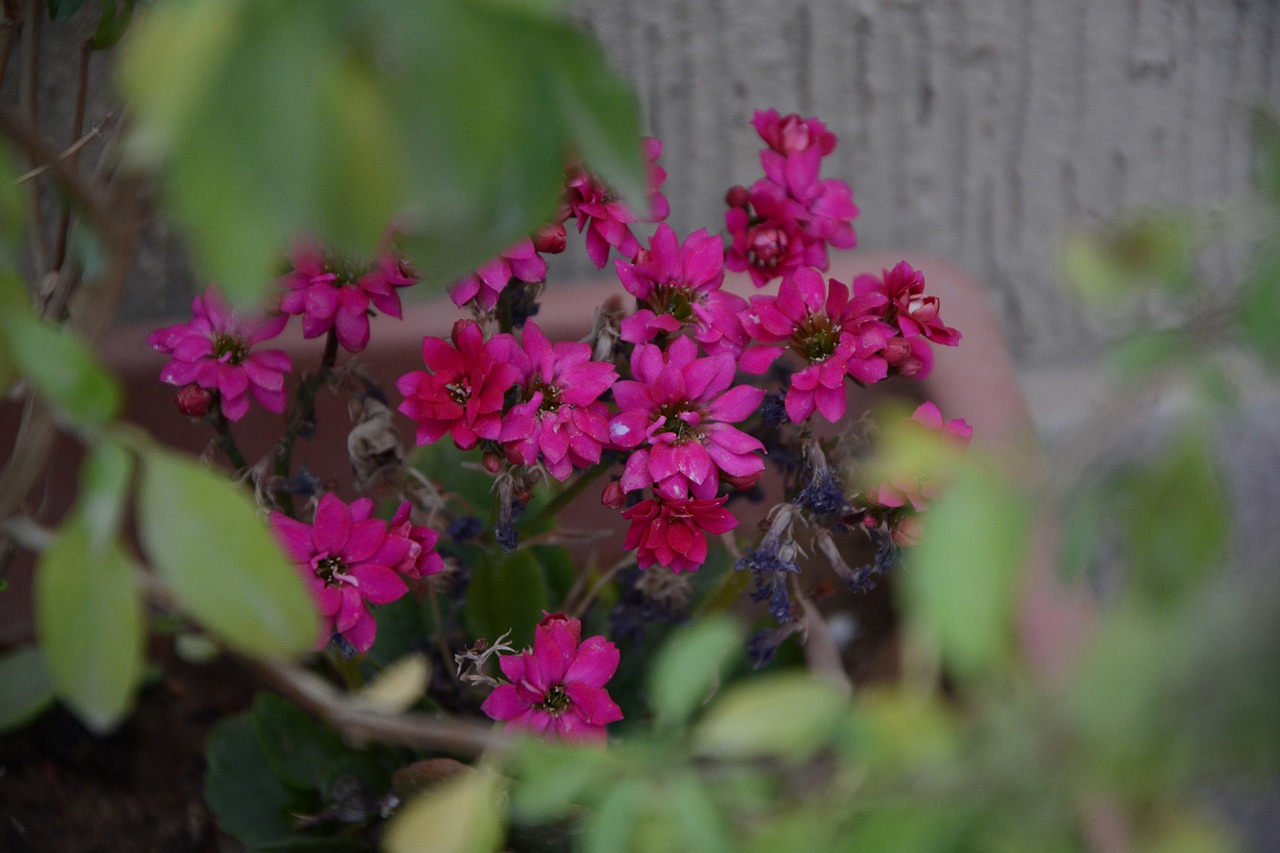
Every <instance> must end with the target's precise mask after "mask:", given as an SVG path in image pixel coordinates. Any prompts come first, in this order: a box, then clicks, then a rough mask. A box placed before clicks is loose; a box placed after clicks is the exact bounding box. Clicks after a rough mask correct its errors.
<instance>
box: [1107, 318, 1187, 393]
mask: <svg viewBox="0 0 1280 853" xmlns="http://www.w3.org/2000/svg"><path fill="white" fill-rule="evenodd" d="M1201 356H1202V354H1201V353H1199V352H1198V351H1197V350H1196V347H1195V343H1194V341H1191V340H1188V339H1187V337H1186V336H1185V335H1183V334H1182V333H1181V332H1178V331H1163V330H1161V331H1142V332H1137V333H1135V334H1133V335H1130V336H1129V337H1127V338H1125V339H1124V340H1122V341H1119V342H1118V343H1117V344H1116V345H1115V346H1114V347H1112V348H1111V350H1110V351H1109V352H1108V353H1107V362H1108V363H1109V364H1110V365H1111V368H1112V370H1114V371H1115V372H1116V373H1117V374H1118V375H1119V377H1120V378H1121V379H1122V380H1124V381H1126V382H1140V381H1142V380H1144V379H1147V378H1149V377H1151V376H1152V375H1153V374H1158V373H1161V372H1164V371H1167V370H1169V369H1171V368H1174V367H1180V366H1183V365H1185V364H1187V363H1188V361H1190V360H1191V359H1193V358H1199V357H1201Z"/></svg>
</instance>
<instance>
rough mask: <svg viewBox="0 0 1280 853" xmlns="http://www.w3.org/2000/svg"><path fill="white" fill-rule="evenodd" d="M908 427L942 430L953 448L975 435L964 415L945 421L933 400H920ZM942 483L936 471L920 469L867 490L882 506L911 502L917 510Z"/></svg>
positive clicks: (869, 499)
mask: <svg viewBox="0 0 1280 853" xmlns="http://www.w3.org/2000/svg"><path fill="white" fill-rule="evenodd" d="M907 425H908V427H913V428H915V429H917V430H925V431H928V432H936V433H940V434H941V436H942V440H943V441H944V442H945V443H946V444H948V445H949V446H950V447H952V448H953V449H955V450H957V451H959V450H964V449H965V448H966V447H968V446H969V442H970V440H971V439H972V438H973V427H971V426H969V424H968V423H967V422H965V420H964V419H963V418H952V419H951V420H949V421H946V422H944V421H943V420H942V412H940V411H939V410H938V407H937V406H936V405H934V404H933V403H929V402H926V403H921V404H920V406H919V407H918V408H917V409H916V410H915V412H913V413H912V415H911V420H910V421H908V422H907ZM938 488H939V483H938V480H937V477H936V475H935V474H934V473H932V472H930V471H924V470H918V471H908V472H904V473H902V474H901V475H899V476H898V477H896V478H895V479H894V480H893V482H891V483H883V484H881V485H879V486H877V487H875V488H872V489H869V490H868V492H867V500H868V501H869V502H870V503H872V504H876V505H879V506H882V507H887V508H889V509H896V508H898V507H901V506H906V505H907V504H911V508H912V509H914V510H915V511H916V512H920V511H922V510H924V508H925V504H926V502H927V501H928V500H929V499H930V498H932V497H934V496H935V495H936V493H937V491H938Z"/></svg>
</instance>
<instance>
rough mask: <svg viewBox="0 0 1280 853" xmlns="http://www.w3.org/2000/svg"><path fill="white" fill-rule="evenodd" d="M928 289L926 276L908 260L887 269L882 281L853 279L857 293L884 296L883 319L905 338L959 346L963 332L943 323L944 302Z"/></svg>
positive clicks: (864, 277) (868, 277)
mask: <svg viewBox="0 0 1280 853" xmlns="http://www.w3.org/2000/svg"><path fill="white" fill-rule="evenodd" d="M924 287H925V282H924V273H922V272H920V271H919V270H917V269H914V268H913V267H912V266H911V264H909V263H907V262H906V261H899V262H898V264H897V266H895V267H894V268H893V269H891V270H884V271H883V276H882V277H881V278H876V277H875V276H874V275H869V274H867V273H863V274H862V275H859V276H858V277H856V278H855V279H854V280H853V292H854V293H855V294H858V295H862V294H865V293H881V294H884V296H885V297H886V302H885V303H884V305H883V307H882V309H881V316H882V318H883V319H884V321H885V322H886V323H889V324H890V325H892V326H896V327H897V329H898V332H899V334H901V335H902V337H904V338H907V339H912V338H926V339H928V340H930V341H933V342H934V343H936V344H941V345H942V346H948V347H953V346H956V345H957V344H959V343H960V333H959V332H958V331H956V330H955V329H953V328H951V327H950V326H948V325H946V324H945V323H943V322H942V317H941V316H939V309H940V306H941V302H940V300H939V299H938V297H936V296H928V295H926V294H925V292H924Z"/></svg>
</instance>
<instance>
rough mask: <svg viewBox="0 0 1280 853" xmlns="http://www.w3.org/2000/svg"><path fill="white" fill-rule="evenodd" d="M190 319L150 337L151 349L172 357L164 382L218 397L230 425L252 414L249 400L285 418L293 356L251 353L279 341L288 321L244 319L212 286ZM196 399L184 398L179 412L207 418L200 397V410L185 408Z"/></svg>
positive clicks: (194, 304) (272, 317) (275, 351)
mask: <svg viewBox="0 0 1280 853" xmlns="http://www.w3.org/2000/svg"><path fill="white" fill-rule="evenodd" d="M191 313H192V314H193V315H194V317H193V318H192V320H191V321H190V322H187V323H178V324H176V325H173V326H166V327H164V328H163V329H157V330H156V331H154V332H152V333H151V334H150V335H148V336H147V343H148V344H149V345H150V346H151V348H152V349H154V350H155V351H156V352H160V353H164V354H165V355H168V356H169V363H168V364H166V365H165V367H164V369H163V370H162V371H161V372H160V380H161V381H162V382H167V383H168V384H170V385H181V386H191V385H194V386H196V388H199V389H205V390H206V391H209V392H215V391H216V392H217V395H218V404H219V405H220V406H221V408H222V414H223V415H224V416H225V417H226V418H227V420H232V421H238V420H240V419H241V418H243V417H244V416H245V414H247V413H248V411H249V398H250V396H252V397H253V399H255V400H257V401H258V402H259V403H260V404H261V405H262V407H263V408H265V409H267V410H268V411H272V412H283V411H284V404H285V390H284V377H285V374H286V373H288V372H289V369H290V367H291V365H290V363H289V356H288V355H286V354H285V353H284V352H283V351H282V350H278V349H268V350H258V351H256V352H255V351H254V349H253V348H254V346H256V345H257V344H260V343H262V342H263V341H267V340H270V339H271V338H274V337H276V336H277V335H279V334H280V331H281V330H282V329H283V328H284V325H285V323H286V321H287V320H288V319H289V318H288V317H286V316H285V315H283V314H274V315H269V316H266V317H253V318H250V317H243V316H240V315H238V314H236V313H235V312H233V311H232V310H231V309H230V308H229V307H228V306H227V304H226V303H225V302H223V300H222V297H221V296H220V295H219V294H218V291H217V289H216V288H215V287H213V286H212V285H210V286H209V287H208V288H207V289H206V290H205V292H204V295H202V296H197V297H195V299H193V300H191ZM193 396H194V395H190V394H188V395H185V396H184V395H181V393H180V396H179V398H178V401H179V407H180V408H182V409H183V410H184V412H186V413H187V414H190V415H203V414H204V411H203V409H206V408H207V407H208V405H209V403H210V400H209V399H208V398H207V397H197V398H196V399H201V400H202V401H203V405H202V406H200V407H199V408H196V407H195V406H194V405H192V404H188V405H183V402H184V399H185V400H191V399H192V398H193Z"/></svg>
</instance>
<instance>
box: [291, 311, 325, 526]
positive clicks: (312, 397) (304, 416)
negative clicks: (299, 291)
mask: <svg viewBox="0 0 1280 853" xmlns="http://www.w3.org/2000/svg"><path fill="white" fill-rule="evenodd" d="M337 360H338V333H337V332H336V331H335V330H333V329H330V330H329V334H328V336H327V337H326V338H325V340H324V354H323V355H322V356H321V357H320V370H319V371H317V372H316V374H315V375H314V376H303V377H302V380H301V381H300V382H299V383H298V391H297V396H296V397H294V400H293V408H291V409H290V410H289V418H288V421H287V422H286V426H285V431H284V436H283V437H282V438H281V439H280V449H279V450H277V451H276V474H277V475H278V476H280V477H288V476H290V475H291V474H292V473H293V445H294V443H295V442H296V441H297V440H298V435H299V434H301V432H302V431H303V430H304V429H306V428H307V426H308V425H310V424H314V423H315V420H316V393H317V392H318V391H319V390H320V388H321V387H323V385H324V384H325V383H326V382H328V381H329V376H330V375H331V374H332V373H333V365H334V363H335V362H336V361H337ZM276 503H277V504H278V505H279V506H280V509H281V511H282V512H284V513H285V514H286V515H288V516H289V517H290V518H292V517H293V498H292V497H290V496H289V495H284V494H279V495H276Z"/></svg>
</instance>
